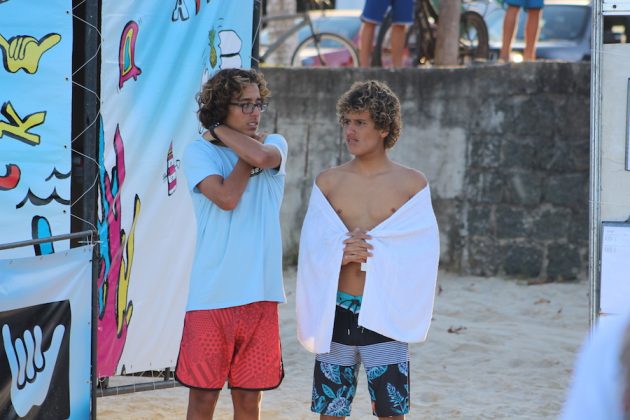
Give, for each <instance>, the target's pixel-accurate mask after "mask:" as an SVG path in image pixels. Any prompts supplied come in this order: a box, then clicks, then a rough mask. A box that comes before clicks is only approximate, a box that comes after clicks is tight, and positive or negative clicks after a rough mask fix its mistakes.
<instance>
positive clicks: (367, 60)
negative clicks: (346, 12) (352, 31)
mask: <svg viewBox="0 0 630 420" xmlns="http://www.w3.org/2000/svg"><path fill="white" fill-rule="evenodd" d="M375 29H376V23H373V22H366V21H363V22H361V29H360V30H359V62H360V64H361V67H370V66H371V65H372V45H373V44H374V30H375Z"/></svg>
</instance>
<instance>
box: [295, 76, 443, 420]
mask: <svg viewBox="0 0 630 420" xmlns="http://www.w3.org/2000/svg"><path fill="white" fill-rule="evenodd" d="M337 114H338V116H339V120H340V123H341V125H342V126H343V130H344V134H345V139H346V145H347V147H348V150H349V152H350V154H352V155H353V159H352V160H351V161H349V162H347V163H345V164H343V165H341V166H338V167H334V168H331V169H328V170H326V171H324V172H322V173H321V174H320V175H319V176H318V177H317V179H316V182H315V183H316V185H315V186H314V188H313V190H314V191H313V196H312V197H311V203H310V204H309V210H308V213H307V217H306V219H305V221H304V227H303V230H302V239H301V243H300V259H299V262H298V291H297V294H298V296H297V305H298V307H297V312H298V324H299V325H298V337H299V339H300V341H301V342H302V344H303V345H304V346H305V347H306V348H307V349H308V350H310V351H313V352H315V353H317V356H316V362H315V372H314V384H313V400H312V405H311V410H312V411H314V412H316V413H320V415H321V419H333V418H339V417H345V416H349V415H350V408H351V403H352V399H353V397H354V393H355V390H356V383H357V376H358V368H359V365H360V363H361V362H362V363H363V365H364V367H365V370H366V373H367V376H368V388H369V392H370V397H371V400H372V411H373V414H374V415H375V416H378V417H379V418H394V419H403V418H404V415H405V414H407V413H408V412H409V374H408V373H409V355H408V344H407V343H408V342H410V341H422V340H423V339H424V336H426V331H424V333H420V335H422V337H421V338H420V339H416V338H415V337H413V338H412V339H409V340H400V338H398V337H394V335H398V336H399V337H401V338H405V337H406V334H405V333H404V332H403V333H402V334H398V333H397V332H396V331H397V330H401V331H404V330H405V329H406V328H408V326H407V325H406V324H407V323H408V322H409V321H411V322H414V321H415V320H414V315H413V314H411V319H404V317H403V319H404V321H403V322H402V323H401V322H399V321H398V319H400V318H401V317H400V315H401V314H400V312H401V311H402V312H405V311H406V308H405V307H404V305H405V304H406V303H408V302H406V301H405V299H402V300H401V299H399V298H397V297H395V296H397V295H399V294H401V295H407V298H412V297H413V296H414V295H416V294H423V295H425V296H423V297H419V299H418V301H417V302H418V304H420V305H424V310H423V313H424V314H425V318H426V314H427V312H428V314H429V316H430V312H431V310H432V302H433V294H434V287H435V273H433V274H431V270H429V274H428V275H427V276H425V277H428V279H426V278H423V279H421V281H420V282H422V281H424V283H425V286H421V287H424V288H425V289H427V290H423V291H422V293H417V292H418V290H419V289H414V288H411V289H406V287H407V286H406V285H405V286H403V287H402V288H401V287H400V286H398V284H400V283H399V282H397V281H396V278H398V279H402V276H407V275H409V274H410V273H396V270H398V267H407V268H409V265H410V264H413V259H415V258H416V257H415V255H414V254H413V253H414V252H416V250H418V252H422V250H423V249H424V248H423V247H424V245H422V244H420V245H417V244H418V243H419V242H413V243H410V242H406V241H408V240H409V238H413V240H414V241H417V240H419V241H421V242H422V243H423V244H428V247H425V248H426V249H428V250H429V251H428V252H427V253H426V255H425V256H426V257H428V261H429V263H428V264H426V266H429V267H430V266H434V268H435V270H437V257H438V254H439V250H438V247H439V244H438V239H437V238H438V235H437V224H436V223H435V216H434V215H433V211H432V208H431V205H430V197H429V196H428V186H427V179H426V178H425V176H424V175H423V174H422V173H421V172H419V171H417V170H415V169H411V168H407V167H405V166H402V165H400V164H398V163H396V162H394V161H392V160H391V159H390V158H389V156H388V154H387V150H388V149H390V148H391V147H393V146H394V144H395V143H396V141H397V140H398V137H399V135H400V129H401V119H400V103H399V100H398V98H397V97H396V95H395V94H394V93H393V92H392V91H391V90H390V89H389V87H388V86H387V85H385V84H384V83H381V82H378V81H368V82H357V83H355V84H354V85H353V86H352V87H351V89H350V90H349V91H348V92H346V93H345V94H344V95H343V96H342V97H341V98H340V99H339V101H338V102H337ZM318 197H321V200H319V201H318ZM322 203H323V204H322ZM327 206H328V209H327V208H326V207H327ZM403 207H404V209H403ZM416 207H417V208H416ZM328 210H330V211H329V212H328ZM401 210H404V211H401ZM335 214H336V216H337V218H338V220H337V221H335V220H334V219H335V217H334V216H335ZM416 219H418V221H419V223H415V221H416ZM328 222H330V223H328ZM414 223H415V224H414ZM328 224H330V225H332V228H331V230H330V231H327V230H326V229H327V225H328ZM314 225H316V227H315V228H314V229H313V226H314ZM421 225H422V226H421ZM335 228H337V229H341V230H342V233H343V234H345V238H342V239H341V241H342V243H341V246H340V248H339V251H341V250H342V253H341V252H340V253H341V254H342V255H339V259H338V260H337V261H339V263H338V265H337V266H336V267H334V265H335V264H336V263H330V265H331V266H332V267H331V270H328V271H327V272H326V273H324V274H323V273H322V272H323V271H325V270H326V266H327V265H328V261H331V260H334V259H335V257H336V256H335V252H334V251H332V252H330V253H329V254H328V255H324V256H323V257H321V258H320V257H318V256H314V254H317V253H318V252H320V253H321V251H318V250H317V249H318V248H325V249H327V250H331V249H334V248H335V244H334V243H333V242H330V243H326V241H329V240H331V238H333V237H334V236H335ZM344 230H345V231H344ZM420 231H422V232H420ZM344 239H345V240H344ZM410 244H411V245H410ZM409 245H410V246H411V247H412V248H413V249H411V250H405V248H408V247H409ZM416 245H417V246H416ZM399 250H400V252H399ZM436 251H437V252H436ZM375 255H380V257H381V259H380V260H377V259H376V258H373V257H374V256H375ZM405 257H408V258H409V259H410V260H407V261H402V260H401V261H399V262H398V263H395V262H393V261H394V259H396V258H405ZM420 258H423V257H422V256H421V257H420ZM406 259H407V258H405V260H406ZM388 260H389V261H388ZM431 268H433V267H431ZM334 273H338V277H333V280H336V281H334V284H333V287H335V286H336V287H335V289H336V305H335V307H334V309H331V310H330V311H331V312H330V316H329V317H327V315H326V314H328V313H329V311H328V310H327V309H326V308H327V307H328V302H323V301H321V299H323V298H319V297H315V296H316V295H317V294H321V295H323V296H328V294H327V293H326V291H327V290H328V289H329V288H328V287H327V286H326V285H325V284H324V283H325V282H327V281H329V280H327V278H330V277H332V276H334ZM399 274H400V275H399ZM370 275H372V278H369V279H368V277H369V276H370ZM431 276H433V278H431ZM385 277H388V278H385ZM337 278H338V280H337ZM366 279H367V280H366ZM409 283H410V284H412V283H414V280H413V279H412V280H410V282H409ZM415 283H419V282H415ZM367 286H370V289H371V290H370V291H369V292H368V290H367V289H368V287H367ZM333 293H334V292H333ZM426 295H430V296H426ZM318 299H320V302H318ZM326 299H328V298H326ZM368 299H369V303H368ZM423 299H424V302H422V300H423ZM411 302H412V303H411V304H412V305H416V300H412V301H411ZM320 303H321V304H320ZM399 304H402V305H403V306H402V307H400V306H398V305H399ZM368 305H369V307H368ZM375 308H376V309H375ZM363 311H365V312H366V313H363ZM368 312H369V313H368ZM393 312H398V313H395V314H393ZM411 312H413V310H412V311H411ZM333 313H334V325H333V326H332V327H329V328H328V330H326V331H323V330H324V329H325V327H324V328H323V327H321V326H322V325H324V326H326V325H328V324H330V322H331V321H332V318H333V315H332V314H333ZM390 315H391V316H390ZM369 317H371V318H372V319H374V318H378V319H379V321H376V322H372V321H370V319H369ZM423 322H424V323H426V324H427V328H428V322H429V321H427V320H424V321H423ZM379 324H382V325H379ZM418 324H422V322H418ZM372 325H374V329H378V330H379V332H376V331H375V330H374V329H372V328H371V326H372ZM331 330H332V331H331ZM389 331H392V332H393V333H392V334H390V335H388V334H387V333H389ZM328 337H331V338H328ZM326 340H329V341H328V342H327V343H326V342H325V341H326ZM399 340H400V341H399ZM403 341H405V342H403Z"/></svg>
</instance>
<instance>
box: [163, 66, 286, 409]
mask: <svg viewBox="0 0 630 420" xmlns="http://www.w3.org/2000/svg"><path fill="white" fill-rule="evenodd" d="M268 96H269V89H268V88H267V85H266V82H265V79H264V78H263V75H262V74H260V73H258V72H256V71H255V70H243V69H225V70H221V71H219V72H218V73H216V74H215V75H214V76H213V77H212V78H211V79H210V80H208V82H206V83H205V84H204V86H203V89H202V91H201V92H200V93H199V94H198V96H197V102H198V104H199V110H198V116H199V120H200V121H201V124H202V125H203V126H204V127H205V128H206V129H207V131H206V132H205V133H204V134H203V136H202V138H200V139H197V140H194V141H193V142H192V143H190V145H189V146H188V147H187V149H186V151H185V153H184V157H183V164H184V171H185V173H186V177H187V178H188V187H189V189H190V191H191V195H192V200H193V206H194V209H195V216H196V220H197V243H196V250H195V257H194V260H193V267H192V272H191V276H190V288H189V294H188V304H187V307H186V318H185V320H184V330H183V335H182V341H181V345H180V351H179V357H178V361H177V368H176V371H175V374H176V377H177V379H178V380H179V381H180V382H181V383H182V384H183V385H185V386H187V387H189V388H190V394H189V401H188V415H187V418H188V419H201V418H204V419H205V418H212V416H213V413H214V409H215V406H216V403H217V400H218V397H219V392H220V390H221V389H222V388H223V385H224V384H225V381H226V380H227V381H228V386H229V388H230V389H231V394H232V402H233V406H234V418H239V419H258V418H259V416H260V401H261V398H262V391H263V390H266V389H273V388H276V387H277V386H278V385H280V382H281V381H282V378H283V376H284V371H283V367H282V355H281V350H280V334H279V326H278V303H279V302H284V301H285V296H284V289H283V282H282V243H281V232H280V204H281V202H282V197H283V193H284V178H285V164H286V163H285V162H286V158H287V143H286V141H285V139H284V138H283V137H282V136H280V135H279V134H270V135H265V134H261V133H260V132H259V124H260V117H261V113H262V112H263V111H265V109H266V107H267V104H266V99H267V97H268Z"/></svg>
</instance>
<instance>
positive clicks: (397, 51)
mask: <svg viewBox="0 0 630 420" xmlns="http://www.w3.org/2000/svg"><path fill="white" fill-rule="evenodd" d="M405 29H406V26H405V25H392V33H391V42H392V67H402V56H403V49H404V48H405Z"/></svg>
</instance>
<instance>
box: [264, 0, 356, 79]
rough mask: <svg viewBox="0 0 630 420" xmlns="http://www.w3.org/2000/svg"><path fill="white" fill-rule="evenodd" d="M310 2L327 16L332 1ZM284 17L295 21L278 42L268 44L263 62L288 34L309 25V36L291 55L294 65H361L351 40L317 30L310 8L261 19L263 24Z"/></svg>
mask: <svg viewBox="0 0 630 420" xmlns="http://www.w3.org/2000/svg"><path fill="white" fill-rule="evenodd" d="M311 2H312V3H314V4H315V5H317V6H318V7H319V8H320V9H321V10H322V12H321V15H322V16H326V15H325V12H324V6H325V5H326V4H328V3H329V0H311ZM307 5H308V3H307ZM283 20H284V21H286V20H293V21H295V23H294V24H293V26H291V27H290V28H289V29H287V30H286V31H284V32H283V33H282V35H280V37H279V38H278V39H277V40H276V41H275V42H273V43H272V44H270V45H268V46H267V47H266V49H265V51H264V53H263V54H262V55H261V56H260V63H261V64H264V63H265V62H266V61H267V60H268V59H269V56H270V55H271V54H273V53H274V52H275V51H277V50H278V48H279V47H280V46H281V45H282V44H284V43H285V42H286V41H287V40H288V39H289V37H291V36H293V35H295V34H296V33H297V32H298V31H299V30H300V29H302V28H305V27H306V28H308V29H309V31H310V35H308V36H307V37H306V38H304V39H303V40H301V41H300V42H298V45H297V46H296V47H295V50H293V53H292V54H291V62H290V64H291V66H293V67H359V55H358V53H357V50H356V48H355V47H354V45H353V43H352V41H350V40H349V39H347V38H346V37H344V36H341V35H339V34H335V33H332V32H320V31H318V30H317V28H316V25H315V23H314V22H313V19H312V17H311V12H310V8H308V9H307V10H306V11H305V12H302V13H293V14H288V15H275V16H264V17H263V18H262V22H263V24H264V25H267V24H269V23H270V22H274V21H283Z"/></svg>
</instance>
